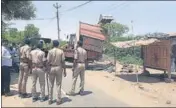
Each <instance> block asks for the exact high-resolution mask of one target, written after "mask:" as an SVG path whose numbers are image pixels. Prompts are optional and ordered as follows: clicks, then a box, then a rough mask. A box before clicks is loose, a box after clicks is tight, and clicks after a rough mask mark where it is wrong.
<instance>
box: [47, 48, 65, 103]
mask: <svg viewBox="0 0 176 108" xmlns="http://www.w3.org/2000/svg"><path fill="white" fill-rule="evenodd" d="M47 61H48V63H47V64H48V65H49V66H50V72H49V102H51V101H52V100H53V87H54V81H55V79H56V87H57V102H61V83H62V72H63V66H62V63H63V62H64V61H65V56H64V53H63V51H62V50H61V49H59V48H53V49H51V50H50V51H49V52H48V56H47Z"/></svg>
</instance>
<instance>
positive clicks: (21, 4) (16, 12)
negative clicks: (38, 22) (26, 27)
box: [1, 0, 36, 32]
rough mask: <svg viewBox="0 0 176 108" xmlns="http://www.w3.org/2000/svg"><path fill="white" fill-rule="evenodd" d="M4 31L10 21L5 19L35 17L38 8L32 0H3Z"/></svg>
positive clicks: (28, 18)
mask: <svg viewBox="0 0 176 108" xmlns="http://www.w3.org/2000/svg"><path fill="white" fill-rule="evenodd" d="M1 6H2V8H1V9H2V11H1V12H2V15H1V16H2V21H1V22H2V32H5V30H6V28H7V27H8V23H7V22H5V21H10V20H13V19H14V20H18V19H25V20H30V19H31V18H35V16H36V15H35V12H36V8H35V6H34V5H33V4H32V2H31V1H12V0H2V1H1Z"/></svg>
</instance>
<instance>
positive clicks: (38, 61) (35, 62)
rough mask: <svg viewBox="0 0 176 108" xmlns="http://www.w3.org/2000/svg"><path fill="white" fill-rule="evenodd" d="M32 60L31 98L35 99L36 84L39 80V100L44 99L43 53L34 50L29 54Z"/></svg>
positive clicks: (44, 59)
mask: <svg viewBox="0 0 176 108" xmlns="http://www.w3.org/2000/svg"><path fill="white" fill-rule="evenodd" d="M30 59H31V60H32V97H33V98H37V93H36V83H37V79H38V78H39V83H40V91H41V98H45V71H44V63H45V61H46V58H45V53H44V52H43V51H42V50H40V49H35V50H33V51H31V53H30Z"/></svg>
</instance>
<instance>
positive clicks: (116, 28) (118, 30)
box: [102, 22, 129, 38]
mask: <svg viewBox="0 0 176 108" xmlns="http://www.w3.org/2000/svg"><path fill="white" fill-rule="evenodd" d="M102 28H103V33H104V34H106V35H107V36H108V38H110V37H120V36H122V35H123V34H125V33H127V32H128V31H129V28H128V27H127V26H126V25H123V24H120V23H117V22H112V23H107V24H105V25H103V26H102Z"/></svg>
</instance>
